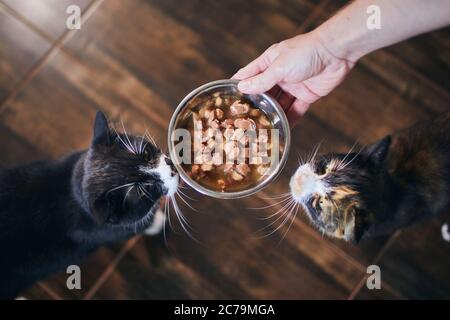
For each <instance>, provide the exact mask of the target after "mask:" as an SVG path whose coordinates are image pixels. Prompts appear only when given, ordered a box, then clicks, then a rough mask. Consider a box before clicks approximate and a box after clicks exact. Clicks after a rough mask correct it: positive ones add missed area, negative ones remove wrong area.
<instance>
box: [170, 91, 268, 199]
mask: <svg viewBox="0 0 450 320" xmlns="http://www.w3.org/2000/svg"><path fill="white" fill-rule="evenodd" d="M178 127H179V128H185V129H188V130H189V132H190V134H191V142H192V143H191V146H192V147H191V150H192V154H191V159H192V164H189V163H183V164H182V166H183V169H184V170H185V172H186V173H187V174H188V175H189V176H190V177H191V178H192V179H194V180H195V181H197V183H199V184H201V185H203V186H205V187H207V188H209V189H212V190H216V191H223V192H231V191H239V190H243V189H246V188H249V187H251V186H253V185H255V184H257V182H258V181H259V180H260V179H261V177H263V176H264V175H265V174H266V173H267V172H268V169H269V167H270V156H271V129H272V128H273V125H272V123H271V121H270V120H269V117H268V116H267V115H266V114H265V113H264V112H263V111H262V110H260V109H258V108H256V107H255V106H254V105H253V104H252V102H251V101H246V100H244V99H242V98H239V97H234V96H227V95H225V94H220V93H215V94H214V95H213V96H210V97H207V98H202V99H200V98H197V99H196V100H194V101H193V102H192V107H191V108H190V109H189V111H188V112H187V113H185V114H184V116H183V118H182V120H181V121H180V123H179V125H178Z"/></svg>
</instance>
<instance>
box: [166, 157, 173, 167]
mask: <svg viewBox="0 0 450 320" xmlns="http://www.w3.org/2000/svg"><path fill="white" fill-rule="evenodd" d="M164 161H165V162H166V164H167V165H169V166H173V162H172V160H170V158H168V157H164Z"/></svg>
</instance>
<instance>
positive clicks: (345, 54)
mask: <svg viewBox="0 0 450 320" xmlns="http://www.w3.org/2000/svg"><path fill="white" fill-rule="evenodd" d="M355 31H356V30H352V31H351V32H345V31H343V32H340V30H339V29H336V27H334V26H333V25H332V23H329V22H325V23H324V24H322V25H321V26H319V27H318V28H317V29H315V30H314V31H313V33H314V34H315V36H316V37H317V39H318V41H319V42H320V43H321V46H322V47H323V48H324V49H325V50H326V51H327V53H328V54H331V55H332V56H333V57H335V58H337V59H340V60H345V61H348V62H350V63H352V64H354V63H356V62H357V61H358V60H359V59H360V58H362V57H363V56H365V55H366V54H368V53H370V51H371V50H370V49H368V48H367V47H366V46H365V43H364V41H361V39H363V38H364V34H363V33H364V30H361V31H360V32H355Z"/></svg>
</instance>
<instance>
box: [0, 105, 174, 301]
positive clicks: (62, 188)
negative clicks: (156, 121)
mask: <svg viewBox="0 0 450 320" xmlns="http://www.w3.org/2000/svg"><path fill="white" fill-rule="evenodd" d="M177 186H178V174H177V173H176V171H175V169H174V167H173V164H172V162H171V161H170V160H169V158H167V157H166V156H165V155H164V154H162V152H161V151H160V150H159V149H158V148H157V147H156V146H155V145H154V144H153V143H152V142H151V141H148V140H147V139H145V138H141V137H135V136H128V135H126V133H125V134H121V133H116V132H114V131H112V130H110V128H109V125H108V121H107V119H106V117H105V116H104V115H103V114H102V113H100V112H99V113H97V116H96V119H95V125H94V135H93V139H92V144H91V146H90V148H89V149H88V150H86V151H80V152H76V153H74V154H72V155H69V156H67V157H66V158H64V159H62V160H57V161H42V162H37V163H32V164H28V165H24V166H21V167H17V168H13V169H3V170H0V252H1V259H0V298H13V297H15V296H16V295H17V293H19V292H20V291H22V290H24V289H25V288H27V287H28V286H30V285H32V284H33V283H34V282H36V281H38V280H40V279H43V278H45V277H47V276H49V275H51V274H53V273H55V272H58V271H61V270H63V269H65V268H66V267H67V266H68V265H71V264H78V263H80V262H81V261H82V260H83V259H84V258H85V257H86V256H87V255H88V254H90V253H92V252H93V251H95V250H96V249H97V248H98V247H99V246H102V245H105V244H109V243H113V242H117V241H121V240H124V239H127V238H129V237H131V236H133V235H135V234H137V233H149V234H153V233H155V232H157V231H158V230H159V229H161V227H162V225H163V222H164V221H165V218H164V217H162V216H161V215H162V212H161V210H158V208H159V199H160V198H161V197H162V196H165V195H168V196H172V195H173V194H174V193H175V192H176V190H177Z"/></svg>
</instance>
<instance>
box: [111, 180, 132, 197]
mask: <svg viewBox="0 0 450 320" xmlns="http://www.w3.org/2000/svg"><path fill="white" fill-rule="evenodd" d="M134 184H135V183H134V182H131V183H126V184H123V185H121V186H118V187H115V188H112V189H110V190H108V191H107V192H106V195H108V194H110V193H111V192H114V191H116V190H119V189H122V188H126V187H129V186H133V185H134Z"/></svg>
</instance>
